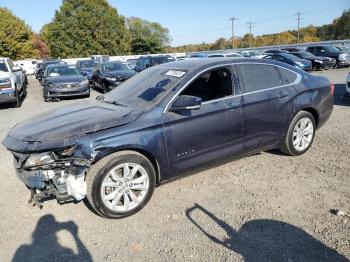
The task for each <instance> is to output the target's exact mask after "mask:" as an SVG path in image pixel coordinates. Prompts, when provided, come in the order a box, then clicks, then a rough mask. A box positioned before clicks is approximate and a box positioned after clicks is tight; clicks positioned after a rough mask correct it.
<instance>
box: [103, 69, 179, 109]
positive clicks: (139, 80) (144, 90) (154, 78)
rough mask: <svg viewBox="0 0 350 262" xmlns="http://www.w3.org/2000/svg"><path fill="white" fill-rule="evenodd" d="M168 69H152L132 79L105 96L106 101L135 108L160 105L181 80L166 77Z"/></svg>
mask: <svg viewBox="0 0 350 262" xmlns="http://www.w3.org/2000/svg"><path fill="white" fill-rule="evenodd" d="M167 72H170V70H168V69H164V68H158V67H151V68H148V69H146V70H144V71H142V72H141V73H138V74H137V75H135V76H134V77H132V78H130V79H129V80H127V81H126V82H124V83H123V84H121V85H120V86H118V88H116V89H113V90H112V91H111V92H109V93H108V94H106V95H105V98H104V100H105V101H113V102H117V103H119V104H124V105H127V106H130V107H134V108H140V107H141V108H142V107H145V106H147V105H150V106H152V105H155V104H158V103H159V102H160V101H161V100H162V99H163V98H164V97H165V96H166V95H167V94H168V92H169V91H170V90H171V89H172V88H173V87H174V86H175V85H176V84H177V83H178V82H179V81H180V80H181V77H176V76H169V75H166V73H167Z"/></svg>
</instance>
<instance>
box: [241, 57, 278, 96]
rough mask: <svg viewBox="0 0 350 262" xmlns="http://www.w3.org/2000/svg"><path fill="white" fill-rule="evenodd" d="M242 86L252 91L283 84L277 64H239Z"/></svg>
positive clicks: (246, 90) (248, 91) (247, 91)
mask: <svg viewBox="0 0 350 262" xmlns="http://www.w3.org/2000/svg"><path fill="white" fill-rule="evenodd" d="M237 70H238V74H239V79H240V83H241V88H242V86H243V91H244V93H251V92H256V91H261V90H265V89H268V88H273V87H278V86H282V85H283V80H282V78H281V74H280V72H279V70H278V68H277V67H276V66H273V65H266V64H239V65H237Z"/></svg>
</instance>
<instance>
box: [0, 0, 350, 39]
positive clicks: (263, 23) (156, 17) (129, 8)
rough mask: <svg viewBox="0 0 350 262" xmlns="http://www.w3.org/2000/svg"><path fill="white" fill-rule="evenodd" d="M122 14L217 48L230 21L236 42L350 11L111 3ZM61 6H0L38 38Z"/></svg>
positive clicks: (278, 2) (183, 1)
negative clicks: (238, 38) (239, 38)
mask: <svg viewBox="0 0 350 262" xmlns="http://www.w3.org/2000/svg"><path fill="white" fill-rule="evenodd" d="M108 2H109V3H110V4H111V5H112V6H113V7H115V8H117V10H118V12H119V14H121V15H123V16H126V17H130V16H136V17H141V18H143V19H147V20H150V21H154V22H159V23H160V24H161V25H163V26H165V27H167V28H168V29H169V32H170V36H171V38H172V42H171V45H172V46H179V45H184V44H198V43H202V42H214V41H215V40H216V39H218V38H220V37H224V38H230V37H231V34H232V33H231V22H230V21H229V18H230V17H237V18H238V20H236V21H235V36H243V35H244V34H245V33H247V32H248V30H249V29H248V27H247V23H248V22H253V23H254V24H253V28H252V33H253V34H254V35H261V34H269V33H277V32H281V31H285V30H292V29H296V27H297V21H296V16H294V15H295V14H296V13H297V12H302V15H301V17H302V18H303V19H302V20H301V26H307V25H310V24H313V25H316V26H319V25H323V24H328V23H331V22H332V21H333V19H334V18H336V17H339V16H340V15H341V14H342V12H343V11H344V10H345V9H348V8H350V0H317V1H316V0H260V1H259V0H249V1H248V0H243V1H242V0H241V1H237V0H176V1H166V0H109V1H108ZM61 4H62V0H0V7H7V8H8V9H10V10H11V11H12V12H13V13H14V14H15V15H17V16H18V17H20V18H21V19H23V20H25V21H26V22H27V24H28V25H29V26H30V27H31V28H32V29H33V30H34V31H36V32H39V31H40V28H41V27H42V26H43V25H44V24H46V23H48V22H50V21H51V20H52V19H53V17H54V14H55V10H57V9H58V8H59V7H60V5H61Z"/></svg>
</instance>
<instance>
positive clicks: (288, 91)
mask: <svg viewBox="0 0 350 262" xmlns="http://www.w3.org/2000/svg"><path fill="white" fill-rule="evenodd" d="M237 71H238V76H239V81H240V86H241V88H242V92H243V93H242V98H243V109H244V120H245V123H244V126H245V129H244V140H245V143H244V144H245V149H246V150H247V151H254V150H259V149H262V148H265V147H269V146H273V145H276V144H278V143H279V141H280V140H281V138H282V136H283V134H284V132H285V130H286V127H287V126H288V124H289V123H288V121H289V119H290V116H291V114H292V103H291V102H290V101H291V98H292V97H293V94H294V93H295V89H294V85H293V84H294V82H295V81H296V79H297V74H296V73H294V72H292V71H290V70H287V69H282V68H281V67H279V66H275V65H271V64H263V63H261V64H260V63H247V64H238V65H237ZM285 71H286V72H285ZM282 73H285V74H286V75H287V76H286V75H284V74H282Z"/></svg>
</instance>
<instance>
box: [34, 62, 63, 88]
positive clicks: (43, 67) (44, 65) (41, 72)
mask: <svg viewBox="0 0 350 262" xmlns="http://www.w3.org/2000/svg"><path fill="white" fill-rule="evenodd" d="M56 64H65V62H63V61H61V60H56V59H48V60H44V61H43V62H42V65H41V66H40V68H39V69H38V73H37V76H38V77H37V79H38V80H39V82H40V83H42V80H43V76H44V73H45V70H46V68H47V67H48V66H49V65H56Z"/></svg>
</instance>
